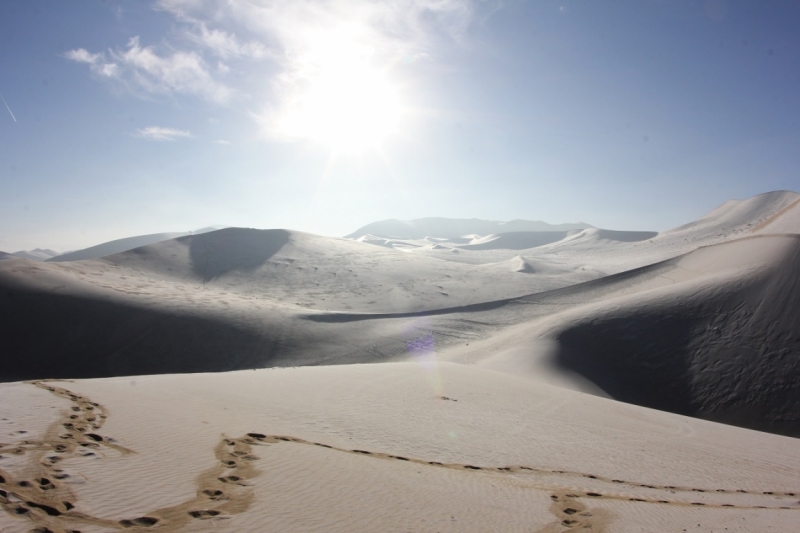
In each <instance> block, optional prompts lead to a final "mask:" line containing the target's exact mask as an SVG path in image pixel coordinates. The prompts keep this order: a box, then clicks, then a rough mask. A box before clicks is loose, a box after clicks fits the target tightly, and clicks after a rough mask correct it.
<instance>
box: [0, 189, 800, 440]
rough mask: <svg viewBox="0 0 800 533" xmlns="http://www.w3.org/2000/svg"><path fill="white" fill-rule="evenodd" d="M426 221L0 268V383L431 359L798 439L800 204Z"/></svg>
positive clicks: (761, 201)
mask: <svg viewBox="0 0 800 533" xmlns="http://www.w3.org/2000/svg"><path fill="white" fill-rule="evenodd" d="M422 221H424V222H422ZM422 221H408V222H402V221H384V222H381V223H375V224H371V225H369V226H365V227H364V228H361V229H360V230H358V231H356V232H354V233H353V234H351V235H350V236H349V237H351V238H350V239H337V238H330V237H322V236H316V235H310V234H306V233H302V232H296V231H289V230H255V229H245V228H227V229H223V230H218V231H213V232H209V233H204V234H200V235H197V234H195V235H185V236H180V237H178V238H173V239H169V240H162V241H161V242H157V243H154V244H148V245H146V246H142V247H137V248H135V249H132V250H128V251H125V252H122V253H117V254H114V255H110V256H106V257H103V258H101V259H90V260H74V261H69V262H52V261H48V262H34V261H30V260H27V259H22V258H17V257H12V256H9V255H3V256H0V259H1V260H0V334H1V335H2V339H3V345H4V348H3V364H2V368H1V369H0V379H2V380H4V381H13V380H23V379H40V378H86V377H105V376H122V375H139V374H160V373H181V372H203V371H222V370H233V369H248V368H259V367H268V366H303V365H322V364H342V363H364V362H381V361H389V360H392V361H401V360H417V359H420V358H423V359H424V358H426V357H436V358H438V359H440V360H446V361H453V362H459V363H464V364H475V365H479V366H482V367H486V368H489V369H495V370H501V371H506V372H511V373H514V374H517V375H526V376H530V377H531V378H532V379H538V380H544V381H548V382H550V383H555V384H559V385H561V386H564V387H567V388H574V389H578V390H583V391H586V392H592V393H595V394H600V395H606V396H609V397H612V398H614V399H618V400H621V401H625V402H629V403H634V404H638V405H642V406H646V407H653V408H657V409H662V410H666V411H671V412H675V413H679V414H686V415H691V416H696V417H701V418H706V419H710V420H715V421H721V422H725V423H730V424H735V425H741V426H744V427H750V428H755V429H761V430H765V431H771V432H776V433H782V434H787V435H793V436H800V318H798V315H797V312H796V310H797V309H798V304H800V286H798V283H800V282H798V275H799V274H800V272H798V269H800V266H798V265H800V236H798V233H800V195H798V194H796V193H792V192H786V191H780V192H775V193H768V194H764V195H760V196H757V197H754V198H751V199H749V200H745V201H732V202H728V203H726V204H724V205H723V206H720V207H719V208H718V209H716V210H714V211H712V212H711V213H709V214H708V215H706V216H705V217H702V218H700V219H698V220H697V221H695V222H692V223H689V224H686V225H683V226H681V227H678V228H675V229H673V230H669V231H665V232H662V233H660V234H657V233H655V232H618V231H610V230H601V229H597V228H592V227H589V226H588V225H585V224H576V225H568V226H579V227H563V228H562V227H557V228H556V227H552V226H548V225H545V226H546V227H543V228H542V229H540V230H539V229H530V228H529V227H525V226H524V224H522V221H519V223H516V222H514V223H505V224H503V225H500V223H494V222H486V223H485V224H484V221H447V219H422ZM466 222H470V223H472V226H469V227H466V226H465V224H466ZM437 224H439V226H437ZM530 224H534V223H530ZM535 224H543V223H535ZM473 226H475V227H478V229H481V230H482V231H483V233H480V232H478V231H468V232H467V231H461V230H462V229H465V228H466V229H471V228H473ZM437 227H438V228H439V229H438V230H437ZM536 227H538V226H536ZM355 239H360V241H361V242H359V241H358V240H355ZM373 241H374V242H375V243H376V244H380V246H375V245H373V244H370V243H371V242H373Z"/></svg>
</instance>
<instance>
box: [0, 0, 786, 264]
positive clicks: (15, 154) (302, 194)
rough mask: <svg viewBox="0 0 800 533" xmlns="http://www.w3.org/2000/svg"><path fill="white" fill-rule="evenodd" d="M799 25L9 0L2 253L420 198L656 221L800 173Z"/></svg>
mask: <svg viewBox="0 0 800 533" xmlns="http://www.w3.org/2000/svg"><path fill="white" fill-rule="evenodd" d="M798 24H800V4H797V3H796V2H792V1H785V2H780V1H774V2H749V1H742V2H737V1H727V2H726V1H722V0H710V1H696V2H689V1H641V2H604V1H588V0H582V1H562V2H548V1H535V2H534V1H529V2H523V1H515V0H506V1H502V2H500V1H495V2H492V1H489V0H487V1H477V0H476V1H468V0H386V1H383V2H367V1H362V0H350V1H347V2H332V1H329V2H322V1H320V2H312V1H308V0H274V1H267V0H264V1H257V0H248V1H244V0H230V1H229V2H225V3H222V2H211V1H207V0H161V1H157V2H155V1H154V2H134V1H112V0H107V1H105V2H101V1H93V2H75V3H73V2H53V1H37V0H19V1H15V0H7V1H5V2H2V3H0V43H2V46H0V94H2V96H3V98H4V100H5V102H6V103H7V105H8V107H9V109H10V112H7V110H6V109H0V111H2V114H0V250H3V251H7V252H11V251H16V250H19V249H26V248H34V247H50V248H54V249H56V250H60V251H63V250H67V249H75V248H80V247H84V246H89V245H93V244H97V243H99V242H103V241H106V240H110V239H115V238H120V237H125V236H130V235H137V234H144V233H155V232H161V231H183V230H190V229H197V228H200V227H204V226H208V225H231V226H248V227H258V228H274V227H284V228H291V229H299V230H304V231H310V232H314V233H320V234H326V235H343V234H346V233H348V232H350V231H353V230H354V229H356V228H357V227H359V226H362V225H364V224H366V223H368V222H372V221H375V220H380V219H385V218H401V219H409V218H417V217H423V216H445V217H463V218H471V217H476V218H487V219H495V220H510V219H515V218H524V219H541V220H545V221H548V222H552V223H560V222H574V221H578V220H580V221H584V222H588V223H590V224H594V225H596V226H600V227H606V228H611V229H643V230H645V229H646V230H650V229H653V230H664V229H668V228H669V227H672V226H676V225H679V224H681V223H683V222H686V221H688V220H691V219H694V218H696V217H698V216H700V215H701V214H703V213H704V212H706V211H708V210H710V209H712V208H714V207H716V206H717V205H719V204H720V203H722V202H724V201H726V200H728V199H731V198H747V197H749V196H752V195H755V194H758V193H761V192H766V191H770V190H776V189H791V190H800V174H798V169H800V98H799V97H798V95H800V32H798V31H797V28H798ZM3 107H5V106H3ZM12 113H13V117H12Z"/></svg>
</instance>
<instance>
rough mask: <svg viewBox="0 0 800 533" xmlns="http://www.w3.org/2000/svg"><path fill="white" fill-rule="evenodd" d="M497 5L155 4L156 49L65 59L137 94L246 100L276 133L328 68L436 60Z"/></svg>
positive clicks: (279, 0)
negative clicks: (162, 26) (161, 25)
mask: <svg viewBox="0 0 800 533" xmlns="http://www.w3.org/2000/svg"><path fill="white" fill-rule="evenodd" d="M499 1H500V0H381V1H374V0H348V1H339V0H227V1H225V2H218V1H216V0H155V2H154V5H155V6H156V8H157V9H159V10H162V11H164V12H166V13H169V14H170V15H171V16H172V17H173V18H174V19H175V21H176V24H175V26H174V27H173V29H172V30H171V32H170V34H169V35H167V36H165V39H164V40H163V41H162V42H161V43H159V44H158V45H150V46H145V45H143V44H142V43H141V40H140V38H139V37H133V38H132V39H130V41H129V42H128V43H127V46H126V47H124V48H116V49H115V48H111V49H109V50H108V51H106V52H91V51H89V50H86V49H83V48H77V49H74V50H70V51H68V52H66V54H65V56H66V57H67V58H69V59H71V60H72V61H76V62H78V63H84V64H87V65H88V66H89V68H90V69H91V71H92V72H93V73H94V74H95V75H96V76H98V77H99V78H101V79H106V80H109V81H111V82H113V83H115V84H117V85H118V86H120V87H124V88H127V89H129V90H131V91H132V92H134V93H140V94H165V95H191V96H194V97H197V98H200V99H202V100H206V101H209V102H214V103H218V104H219V103H229V102H232V101H240V102H247V106H248V108H250V109H253V108H255V109H261V111H259V112H258V113H257V115H258V117H257V119H258V120H259V122H260V123H262V124H267V125H269V124H271V125H273V126H274V124H275V122H276V117H278V116H279V115H280V114H281V113H285V112H286V111H287V109H289V108H292V106H296V105H297V98H298V95H301V94H302V93H303V91H305V90H307V89H308V87H310V86H312V85H314V84H320V83H322V81H321V80H323V81H324V79H325V77H326V76H330V72H331V71H332V70H335V69H338V68H340V67H342V66H347V68H349V69H351V70H353V71H355V72H358V71H361V72H362V74H363V72H366V71H369V72H378V73H380V74H381V76H384V75H388V74H391V73H392V72H393V71H394V70H395V69H396V67H397V66H398V65H404V66H408V65H410V64H413V63H415V62H417V61H420V60H421V59H425V60H426V61H436V60H437V57H438V56H439V48H440V47H441V46H443V45H447V44H452V43H458V42H460V41H462V40H463V39H464V36H465V35H466V32H467V30H468V28H469V26H470V24H471V23H472V22H473V20H474V19H475V18H476V13H477V12H478V11H479V10H483V11H485V10H487V9H490V10H491V7H488V6H489V5H490V4H495V3H498V2H499ZM255 62H260V63H261V65H263V66H259V67H257V68H255V65H256V63H255ZM359 69H360V70H359ZM384 77H386V76H384ZM387 79H388V78H387ZM265 87H268V88H269V90H268V91H265Z"/></svg>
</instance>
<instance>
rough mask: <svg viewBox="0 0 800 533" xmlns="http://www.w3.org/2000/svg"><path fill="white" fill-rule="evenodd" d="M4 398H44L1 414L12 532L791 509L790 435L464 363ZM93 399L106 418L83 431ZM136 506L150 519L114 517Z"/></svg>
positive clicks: (762, 520) (794, 453) (114, 383)
mask: <svg viewBox="0 0 800 533" xmlns="http://www.w3.org/2000/svg"><path fill="white" fill-rule="evenodd" d="M46 387H51V388H53V389H54V391H53V392H49V391H47V390H45V388H46ZM67 390H68V391H70V393H67V392H64V391H67ZM69 394H71V395H72V397H70V396H69ZM0 397H1V398H2V402H3V404H16V405H19V404H20V403H21V402H25V403H26V404H27V405H30V406H37V405H38V406H40V407H39V408H36V409H25V410H19V409H17V410H14V411H13V412H10V413H9V414H8V415H7V416H6V418H7V420H6V421H4V426H2V429H3V434H2V436H0V438H1V439H2V442H4V443H5V444H6V445H5V446H4V447H3V449H2V458H0V468H1V469H2V475H3V476H4V478H5V483H4V484H3V490H5V491H7V492H6V493H7V494H10V496H8V497H7V499H6V502H5V503H3V506H4V509H6V510H7V511H8V510H9V509H11V512H7V513H5V514H2V515H0V524H2V527H3V531H8V532H17V531H20V532H23V531H25V532H27V531H30V529H31V528H32V527H33V526H34V525H36V526H38V527H48V528H50V530H52V531H66V530H68V529H76V530H81V531H114V530H120V529H130V530H136V531H150V530H153V531H254V532H255V531H286V532H294V531H454V532H455V531H547V532H552V531H570V530H572V529H576V528H578V526H590V530H592V531H622V532H627V531H682V530H683V529H687V531H724V530H725V528H727V530H728V531H787V532H788V531H794V529H793V528H794V527H795V526H796V524H797V521H798V513H800V503H799V502H798V496H797V494H800V487H798V486H797V483H798V481H797V480H798V479H800V441H798V440H796V439H791V438H787V437H780V436H775V435H768V434H764V433H759V432H753V431H749V430H743V429H738V428H733V427H730V426H724V425H720V424H714V423H710V422H704V421H701V420H696V419H689V418H685V417H681V416H678V415H672V414H668V413H663V412H658V411H652V410H648V409H645V408H641V407H636V406H632V405H627V404H623V403H618V402H615V401H611V400H605V399H602V398H597V397H594V396H590V395H586V394H581V393H578V392H574V391H568V390H565V389H560V388H555V387H550V386H548V385H544V384H541V383H537V382H535V381H531V380H529V379H524V378H518V377H514V376H510V375H507V374H502V373H496V372H492V371H489V370H485V369H480V368H477V367H474V366H464V365H456V364H451V363H435V362H432V361H420V362H417V363H398V364H384V365H356V366H339V367H319V368H294V369H269V370H259V371H242V372H233V373H225V374H197V375H165V376H148V377H137V378H109V379H100V380H83V381H75V382H52V383H44V384H41V385H39V386H38V387H37V385H35V384H4V385H2V386H0ZM89 402H93V403H97V404H98V405H97V406H93V404H92V403H89ZM88 406H92V407H93V409H92V410H91V411H87V410H86V409H87V407H88ZM71 407H77V408H78V409H77V410H72V409H71ZM87 413H88V415H87ZM70 414H73V415H77V416H78V418H77V419H76V420H77V421H75V420H73V422H70V421H69V420H68V419H67V417H68V416H69V415H70ZM100 414H102V415H105V416H107V418H105V419H103V418H100V416H99V415H100ZM87 416H95V421H93V422H91V423H95V424H96V425H99V426H100V427H98V428H94V427H93V428H91V429H90V430H89V429H87V430H84V432H81V431H79V430H80V429H81V427H80V426H86V427H88V425H89V424H90V422H87V419H86V417H87ZM100 420H103V421H104V423H103V424H102V425H101V424H99V423H98V421H100ZM12 423H13V424H12ZM64 423H67V424H69V423H74V424H75V425H77V426H78V427H75V426H71V427H69V428H65V427H64V426H63V424H64ZM23 426H24V427H23ZM12 427H13V430H12V431H9V430H10V429H11V428H12ZM21 429H22V430H26V431H28V433H26V434H23V435H20V434H19V433H18V431H19V430H21ZM89 432H91V433H92V435H93V436H96V437H92V438H87V437H86V435H85V434H86V433H89ZM248 433H250V434H253V436H251V437H248V436H247V434H248ZM59 435H71V436H70V438H66V439H61V438H59ZM262 435H263V436H262ZM22 437H25V438H24V439H22ZM275 437H279V438H275ZM95 439H98V440H95ZM280 439H284V440H280ZM26 441H27V443H25V442H26ZM64 442H66V443H67V447H66V449H65V450H63V451H62V452H57V451H56V450H55V449H54V446H55V445H57V444H60V443H64ZM82 444H89V445H90V446H89V447H86V446H82ZM15 448H19V450H20V451H17V452H16V453H15V452H14V451H13V449H15ZM215 450H216V452H215ZM356 450H358V451H356ZM87 452H88V453H87ZM364 452H367V453H364ZM90 454H91V455H90ZM51 457H61V460H58V461H57V462H55V463H52V462H51V460H50V458H51ZM228 461H232V463H231V464H230V465H228V464H226V463H227V462H228ZM431 463H434V464H431ZM436 463H442V464H441V465H440V464H436ZM506 469H507V470H506ZM59 474H60V475H62V476H63V477H62V479H55V475H59ZM229 476H238V477H239V478H240V479H238V480H236V481H231V479H230V478H229ZM42 477H44V478H45V479H47V480H48V482H49V483H50V484H52V485H53V487H49V488H48V489H47V490H42V489H41V488H37V487H39V486H41V479H42ZM219 478H224V479H225V481H221V480H220V479H219ZM37 479H38V480H39V481H36V480H37ZM20 481H29V482H30V484H31V485H33V486H32V487H20V486H19V482H20ZM205 491H208V492H205ZM215 491H220V493H219V494H218V493H217V492H215ZM787 493H791V494H792V495H791V496H790V495H788V494H787ZM64 501H68V502H70V503H71V504H72V505H74V508H72V509H69V510H68V509H67V506H66V505H65V504H64V503H63V502H64ZM25 502H27V503H25ZM33 504H39V505H46V506H48V508H52V509H55V510H56V512H57V513H58V514H57V515H52V514H54V513H51V514H48V513H47V512H45V511H44V510H42V508H41V507H38V508H37V507H35V505H33ZM699 504H703V505H699ZM17 508H25V509H28V511H27V512H25V513H23V514H19V515H17V514H15V513H14V511H13V509H17ZM573 510H574V511H575V512H573ZM191 513H194V515H192V514H191ZM570 513H571V514H570ZM142 517H146V518H150V519H153V518H155V519H157V520H158V521H157V522H155V523H154V524H152V525H150V526H144V525H137V523H136V522H122V523H121V522H120V521H124V520H128V521H134V520H136V519H139V518H142ZM571 520H574V521H575V522H574V523H573V522H567V521H571ZM150 522H152V520H150ZM141 523H142V524H146V523H148V521H147V520H145V521H143V522H141ZM125 524H128V525H129V526H130V527H124V525H125Z"/></svg>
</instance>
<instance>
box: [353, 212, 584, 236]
mask: <svg viewBox="0 0 800 533" xmlns="http://www.w3.org/2000/svg"><path fill="white" fill-rule="evenodd" d="M593 227H594V226H592V225H590V224H586V223H584V222H575V223H566V224H548V223H547V222H543V221H541V220H511V221H509V222H500V221H496V220H481V219H478V218H443V217H427V218H417V219H414V220H398V219H396V218H391V219H388V220H381V221H378V222H372V223H371V224H367V225H366V226H363V227H361V228H358V229H357V230H356V231H354V232H353V233H351V234H349V235H345V238H347V239H358V238H360V237H363V236H364V235H374V236H376V237H387V238H392V239H424V238H425V237H436V238H443V239H452V238H455V237H462V236H464V235H492V234H497V233H509V232H516V231H570V230H576V229H589V228H593Z"/></svg>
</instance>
